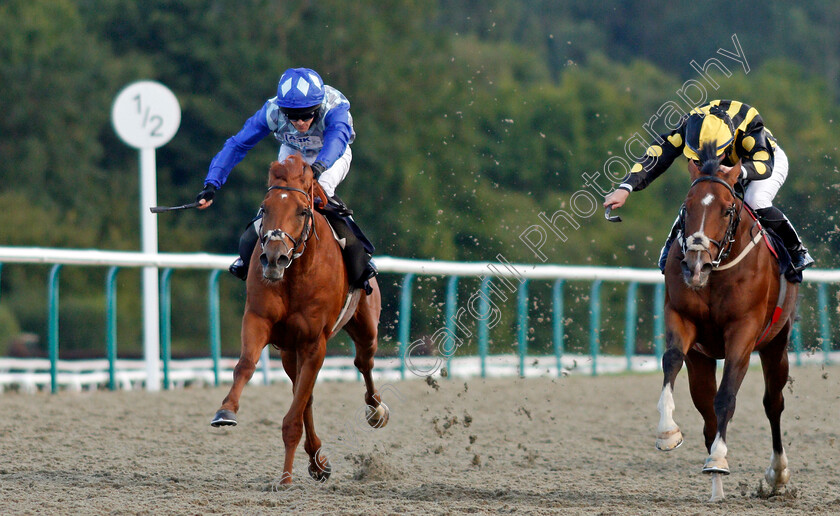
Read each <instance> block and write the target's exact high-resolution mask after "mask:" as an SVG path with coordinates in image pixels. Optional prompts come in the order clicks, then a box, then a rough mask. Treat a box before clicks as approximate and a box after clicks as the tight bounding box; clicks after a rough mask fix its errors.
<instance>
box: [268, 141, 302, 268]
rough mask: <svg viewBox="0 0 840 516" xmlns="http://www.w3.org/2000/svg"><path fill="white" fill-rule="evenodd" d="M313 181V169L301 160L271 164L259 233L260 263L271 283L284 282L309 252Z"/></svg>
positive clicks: (286, 160) (295, 157) (294, 159)
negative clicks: (288, 272)
mask: <svg viewBox="0 0 840 516" xmlns="http://www.w3.org/2000/svg"><path fill="white" fill-rule="evenodd" d="M313 181H314V179H313V177H312V169H311V168H309V166H308V165H307V164H306V163H304V161H303V159H301V158H300V156H297V155H292V156H289V157H288V158H286V159H285V160H284V161H283V162H282V163H278V162H276V161H275V162H274V163H272V164H271V169H270V170H269V173H268V192H267V193H266V194H265V199H264V200H263V203H262V206H261V210H262V222H261V228H260V233H259V236H260V246H261V247H262V254H260V263H261V264H262V268H263V278H265V279H267V280H268V281H278V280H280V279H282V278H283V274H284V273H285V271H286V269H287V268H288V267H289V266H290V265H291V264H292V261H293V260H294V259H295V258H297V257H299V256H300V255H301V254H303V251H304V249H305V248H306V241H307V240H308V239H309V235H310V234H311V233H312V227H313V216H312V201H313V196H312V188H313Z"/></svg>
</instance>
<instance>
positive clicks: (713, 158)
mask: <svg viewBox="0 0 840 516" xmlns="http://www.w3.org/2000/svg"><path fill="white" fill-rule="evenodd" d="M698 156H699V158H700V175H704V176H713V175H715V172H717V171H718V168H719V167H720V162H721V161H722V160H723V156H721V157H718V156H717V141H711V142H704V143H703V145H701V146H700V152H699V153H698Z"/></svg>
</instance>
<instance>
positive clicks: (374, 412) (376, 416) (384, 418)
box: [365, 401, 391, 428]
mask: <svg viewBox="0 0 840 516" xmlns="http://www.w3.org/2000/svg"><path fill="white" fill-rule="evenodd" d="M390 418H391V411H390V410H389V409H388V405H386V404H384V403H382V402H381V401H380V402H379V406H377V407H376V408H373V407H371V406H370V405H367V407H366V409H365V419H367V422H368V424H369V425H370V426H372V427H373V428H382V427H383V426H385V425H387V424H388V420H389V419H390Z"/></svg>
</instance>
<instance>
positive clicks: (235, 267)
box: [228, 258, 248, 281]
mask: <svg viewBox="0 0 840 516" xmlns="http://www.w3.org/2000/svg"><path fill="white" fill-rule="evenodd" d="M228 271H229V272H230V273H231V274H233V275H234V276H236V277H237V278H239V279H241V280H242V281H245V280H246V279H247V278H248V266H247V265H245V262H243V261H242V258H237V259H236V261H234V262H233V263H232V264H230V267H228Z"/></svg>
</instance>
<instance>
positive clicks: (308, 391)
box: [280, 337, 326, 484]
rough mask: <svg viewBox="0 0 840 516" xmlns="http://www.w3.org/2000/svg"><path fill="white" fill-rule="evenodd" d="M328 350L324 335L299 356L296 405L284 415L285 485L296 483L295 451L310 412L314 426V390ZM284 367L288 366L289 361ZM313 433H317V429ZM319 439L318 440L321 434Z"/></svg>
mask: <svg viewBox="0 0 840 516" xmlns="http://www.w3.org/2000/svg"><path fill="white" fill-rule="evenodd" d="M325 353H326V343H325V342H324V338H323V337H321V339H320V340H319V341H318V342H317V343H313V344H312V345H311V347H310V346H306V347H304V348H303V349H301V350H299V351H298V354H297V357H296V359H295V360H296V365H297V374H296V378H295V383H294V389H293V390H294V397H293V398H292V405H291V406H290V407H289V411H288V412H287V413H286V416H285V417H284V418H283V444H284V446H285V448H286V458H285V460H284V462H283V476H282V477H281V479H280V483H281V484H291V483H292V465H293V464H294V461H295V450H296V449H297V446H298V444H300V438H301V436H302V435H303V429H304V423H305V414H306V413H307V412H308V417H309V422H308V427H307V431H308V430H310V429H313V427H312V405H311V401H312V390H313V389H314V388H315V379H316V378H317V377H318V371H320V370H321V365H323V363H324V355H325ZM283 367H284V368H286V364H285V363H284V365H283ZM313 430H314V429H313ZM312 435H314V431H313V432H312ZM315 439H317V436H316V437H315ZM318 446H319V447H320V440H318ZM307 452H309V450H307ZM313 454H314V452H313V453H310V457H312V455H313ZM310 468H311V466H310Z"/></svg>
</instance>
